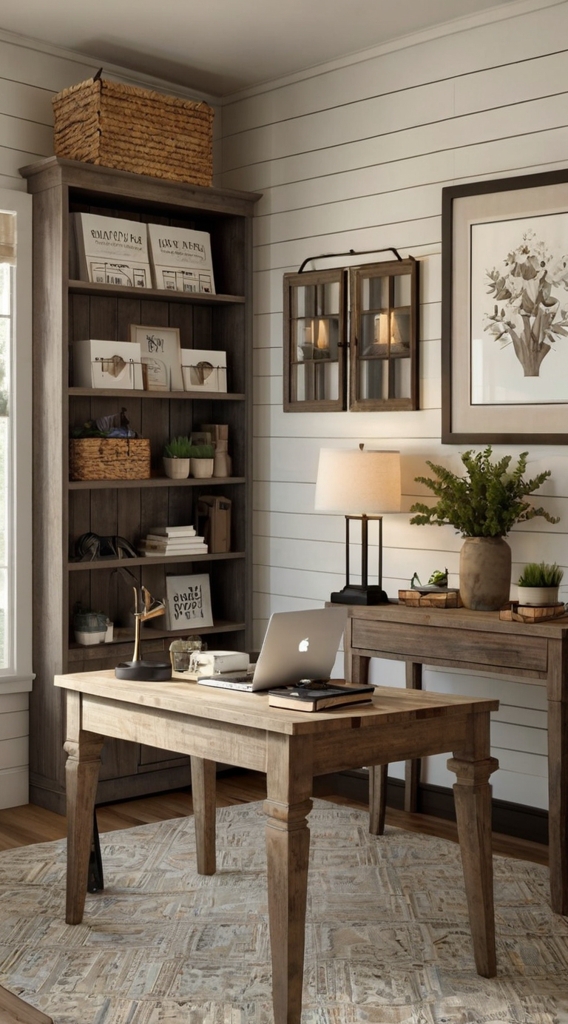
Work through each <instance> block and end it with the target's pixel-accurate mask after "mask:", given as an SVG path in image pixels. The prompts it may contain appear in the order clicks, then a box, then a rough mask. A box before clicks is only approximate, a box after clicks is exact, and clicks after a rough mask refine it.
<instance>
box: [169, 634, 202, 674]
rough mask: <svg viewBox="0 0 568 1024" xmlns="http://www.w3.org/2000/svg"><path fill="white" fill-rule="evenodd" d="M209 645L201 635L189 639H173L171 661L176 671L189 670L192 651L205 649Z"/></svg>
mask: <svg viewBox="0 0 568 1024" xmlns="http://www.w3.org/2000/svg"><path fill="white" fill-rule="evenodd" d="M206 647H207V644H204V643H203V641H202V639H201V637H200V636H192V637H191V638H190V639H187V640H173V641H172V643H171V644H170V661H171V663H172V669H173V671H174V672H187V671H188V670H189V659H190V656H191V653H192V651H203V650H205V649H206Z"/></svg>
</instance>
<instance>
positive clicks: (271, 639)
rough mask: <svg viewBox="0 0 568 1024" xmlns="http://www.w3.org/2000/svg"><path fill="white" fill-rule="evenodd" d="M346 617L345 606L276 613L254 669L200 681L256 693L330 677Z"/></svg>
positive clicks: (272, 617) (224, 673)
mask: <svg viewBox="0 0 568 1024" xmlns="http://www.w3.org/2000/svg"><path fill="white" fill-rule="evenodd" d="M346 618H347V608H346V607H345V606H344V605H343V606H341V605H338V606H337V607H333V608H313V609H309V610H308V611H302V612H274V614H273V615H271V617H270V620H269V622H268V627H267V629H266V634H265V637H264V641H263V644H262V648H261V650H260V654H259V656H258V661H257V662H256V665H254V666H253V671H252V672H248V673H243V672H223V673H220V674H219V675H215V676H210V677H206V678H203V679H198V680H197V682H198V683H199V684H200V685H201V686H218V687H221V688H223V689H225V690H248V691H249V692H255V691H257V690H269V689H270V688H274V687H275V686H288V685H290V684H295V683H299V682H300V680H301V679H329V675H330V672H331V670H332V668H333V665H334V662H335V657H336V654H337V651H338V649H339V644H340V643H341V637H342V635H343V630H344V629H345V620H346Z"/></svg>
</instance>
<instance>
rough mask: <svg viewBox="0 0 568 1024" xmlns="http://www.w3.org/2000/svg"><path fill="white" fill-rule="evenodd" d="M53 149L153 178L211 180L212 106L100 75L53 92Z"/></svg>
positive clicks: (59, 153)
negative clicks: (105, 78)
mask: <svg viewBox="0 0 568 1024" xmlns="http://www.w3.org/2000/svg"><path fill="white" fill-rule="evenodd" d="M52 103H53V113H54V119H55V127H54V148H55V155H56V156H60V157H65V158H67V159H70V160H83V161H85V162H86V163H89V164H102V165H103V166H104V167H113V168H115V169H116V170H120V171H133V172H134V173H135V174H149V175H151V176H152V177H154V178H167V179H169V180H170V181H183V182H186V183H188V184H191V185H211V180H212V173H213V110H212V108H211V107H209V106H208V105H207V103H195V102H193V101H191V100H182V99H179V98H178V97H176V96H165V95H163V94H162V93H159V92H152V91H149V90H147V89H139V88H136V87H135V86H133V85H121V84H120V83H119V82H106V81H103V80H102V79H101V78H97V79H96V80H93V79H89V81H88V82H81V83H80V84H79V85H73V86H71V87H70V88H69V89H64V90H63V92H60V93H58V95H57V96H54V97H53V100H52Z"/></svg>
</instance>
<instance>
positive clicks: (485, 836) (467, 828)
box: [448, 712, 499, 978]
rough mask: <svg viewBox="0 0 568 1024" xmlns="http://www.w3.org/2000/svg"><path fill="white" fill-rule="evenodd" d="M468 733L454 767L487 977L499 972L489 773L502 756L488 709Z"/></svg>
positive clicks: (478, 954) (481, 966)
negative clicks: (494, 746) (493, 742)
mask: <svg viewBox="0 0 568 1024" xmlns="http://www.w3.org/2000/svg"><path fill="white" fill-rule="evenodd" d="M468 736H469V737H470V743H469V745H468V748H467V749H465V750H460V751H459V752H455V753H454V756H453V758H450V760H449V761H448V768H449V769H450V771H453V772H455V774H456V776H457V782H456V783H455V785H454V799H455V807H456V818H457V823H458V835H459V840H460V850H461V858H462V864H463V874H464V882H465V891H466V897H467V905H468V910H469V923H470V928H471V935H472V939H473V952H474V956H475V966H476V968H477V973H478V974H480V975H482V977H484V978H494V977H495V975H496V973H497V963H496V955H495V914H494V907H493V858H492V849H491V786H490V785H489V776H490V775H491V773H492V772H494V771H495V770H496V769H497V768H498V767H499V762H498V761H497V760H496V759H495V758H494V757H490V755H489V750H490V746H489V713H488V712H487V713H485V712H478V713H477V714H473V715H472V716H471V725H470V726H468Z"/></svg>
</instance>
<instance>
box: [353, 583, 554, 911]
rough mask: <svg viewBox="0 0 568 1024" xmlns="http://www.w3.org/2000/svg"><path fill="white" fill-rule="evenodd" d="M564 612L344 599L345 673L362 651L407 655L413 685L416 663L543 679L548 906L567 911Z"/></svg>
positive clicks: (373, 792) (379, 818)
mask: <svg viewBox="0 0 568 1024" xmlns="http://www.w3.org/2000/svg"><path fill="white" fill-rule="evenodd" d="M567 644H568V615H563V616H562V617H561V618H558V619H554V620H551V621H549V622H544V623H542V624H538V625H537V624H532V623H531V624H530V625H529V624H527V623H523V622H503V621H501V620H500V619H499V613H498V612H472V611H468V610H467V609H465V608H443V609H439V608H409V607H408V606H406V605H402V604H396V603H392V604H388V605H375V606H373V607H366V606H354V605H353V606H350V608H349V617H348V620H347V628H346V632H345V658H346V664H345V675H346V678H347V679H350V680H351V681H352V682H357V683H364V682H366V681H367V676H368V668H369V659H370V658H388V659H395V660H397V661H405V662H406V685H407V687H409V688H411V689H420V688H421V685H422V665H438V666H441V667H444V668H460V669H465V670H467V671H468V672H471V673H472V674H474V675H475V672H476V671H480V672H489V673H491V674H493V673H495V674H496V675H506V676H513V677H517V678H518V679H522V681H523V682H525V683H535V684H537V685H540V686H546V690H547V698H548V791H549V812H548V847H549V864H550V895H551V906H552V909H553V910H554V911H555V912H556V913H557V914H568V647H567ZM386 771H387V766H386V765H384V766H382V767H381V768H379V769H374V770H371V775H370V804H371V830H372V831H373V832H380V831H381V830H382V826H383V821H384V804H385V788H386ZM406 782H407V786H406V793H405V807H406V809H408V810H413V809H415V795H416V789H417V785H418V764H417V762H416V761H414V762H409V763H408V764H407V770H406Z"/></svg>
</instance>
